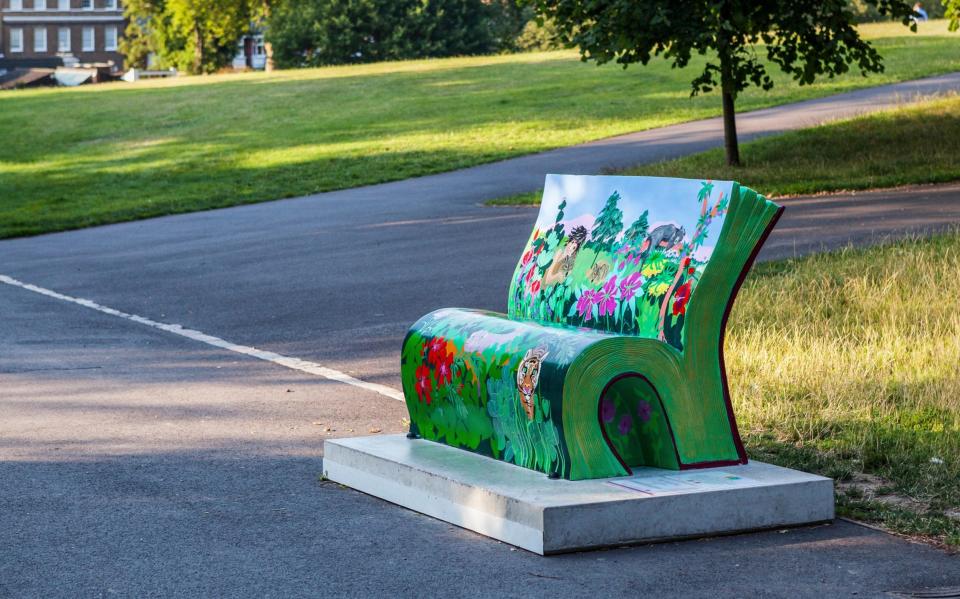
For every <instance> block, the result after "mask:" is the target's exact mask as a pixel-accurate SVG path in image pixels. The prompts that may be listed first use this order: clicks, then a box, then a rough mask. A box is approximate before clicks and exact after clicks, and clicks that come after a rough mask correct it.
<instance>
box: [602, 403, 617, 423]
mask: <svg viewBox="0 0 960 599" xmlns="http://www.w3.org/2000/svg"><path fill="white" fill-rule="evenodd" d="M616 415H617V406H615V405H613V402H612V401H610V400H609V399H605V400H603V401H601V402H600V417H601V418H603V421H604V422H607V423H610V422H613V418H614V416H616Z"/></svg>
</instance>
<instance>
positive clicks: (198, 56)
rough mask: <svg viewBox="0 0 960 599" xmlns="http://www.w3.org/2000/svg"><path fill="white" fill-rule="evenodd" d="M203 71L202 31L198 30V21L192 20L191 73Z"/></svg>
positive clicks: (195, 73)
mask: <svg viewBox="0 0 960 599" xmlns="http://www.w3.org/2000/svg"><path fill="white" fill-rule="evenodd" d="M201 73H203V32H201V31H200V21H196V20H195V21H194V22H193V74H194V75H199V74H201Z"/></svg>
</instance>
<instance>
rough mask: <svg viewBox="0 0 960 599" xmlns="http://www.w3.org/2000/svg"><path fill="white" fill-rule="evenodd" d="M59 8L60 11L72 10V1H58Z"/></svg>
mask: <svg viewBox="0 0 960 599" xmlns="http://www.w3.org/2000/svg"><path fill="white" fill-rule="evenodd" d="M57 8H58V9H60V10H70V0H57Z"/></svg>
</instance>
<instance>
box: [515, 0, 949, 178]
mask: <svg viewBox="0 0 960 599" xmlns="http://www.w3.org/2000/svg"><path fill="white" fill-rule="evenodd" d="M527 1H529V2H532V3H533V4H534V6H535V7H536V9H537V12H538V14H539V16H540V18H542V19H552V20H553V21H554V22H555V23H556V25H557V27H558V28H559V30H560V32H561V34H562V35H563V36H564V38H565V39H566V40H567V43H568V44H570V45H574V46H578V47H579V48H580V53H581V58H582V59H583V60H584V61H587V60H594V61H596V62H597V63H598V64H603V63H606V62H609V61H611V60H613V61H616V62H617V63H619V64H621V65H623V67H624V68H626V67H627V66H628V65H630V64H634V63H641V64H644V65H645V64H647V63H648V62H649V61H650V59H651V58H652V57H656V56H663V57H664V58H665V59H667V60H669V61H671V63H672V66H674V67H678V68H683V67H686V66H687V65H688V64H689V63H690V60H691V58H693V57H694V55H697V54H698V55H702V56H706V57H707V59H706V64H705V65H704V67H703V71H702V72H701V73H700V74H699V75H698V76H697V77H695V78H694V79H693V80H692V82H691V87H692V91H691V95H696V94H699V93H703V92H709V91H711V90H713V89H714V88H718V89H719V90H720V94H721V98H722V105H723V133H724V147H725V149H726V157H727V163H728V164H730V165H739V164H740V152H739V147H738V144H737V130H736V121H735V116H734V104H735V101H736V97H737V94H738V93H739V92H741V91H743V90H744V89H746V88H747V87H748V86H750V85H756V86H759V87H761V88H762V89H764V90H769V89H770V88H772V87H773V80H772V79H771V77H770V75H769V74H768V73H767V69H768V67H769V65H768V64H766V63H764V62H763V61H762V60H761V58H760V56H759V54H758V51H761V50H762V51H765V54H766V59H767V61H768V62H769V63H773V64H774V65H776V66H777V67H779V68H780V69H781V70H783V71H784V72H786V73H787V74H789V75H791V76H792V77H793V78H794V79H796V80H797V81H799V82H800V84H801V85H805V84H809V83H812V82H813V81H814V79H815V78H816V77H818V76H820V75H826V76H828V77H833V76H834V75H839V74H842V73H845V72H847V71H848V70H850V67H851V65H854V66H855V67H856V68H858V69H859V70H860V72H861V73H863V74H864V75H866V74H867V73H875V72H881V71H882V70H883V63H882V59H881V57H880V55H879V54H878V53H877V51H876V50H875V49H874V48H873V47H872V46H871V45H870V44H869V43H868V42H866V41H864V40H862V39H861V38H860V35H859V33H858V32H857V29H856V27H855V26H854V15H853V13H852V11H850V10H849V8H848V5H847V2H846V0H715V1H710V0H690V1H686V2H659V1H657V0H527ZM949 1H951V2H957V1H958V0H949ZM864 2H865V3H866V4H869V5H871V6H873V7H876V9H877V11H878V12H879V13H880V14H881V15H883V16H884V17H889V18H893V19H899V20H900V21H901V22H903V24H904V25H911V28H912V29H914V30H915V29H916V26H915V25H912V24H911V22H910V17H911V15H912V14H913V9H912V8H911V5H910V4H908V2H907V0H864ZM761 44H763V45H761Z"/></svg>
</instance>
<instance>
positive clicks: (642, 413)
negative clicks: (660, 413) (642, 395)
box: [637, 399, 653, 422]
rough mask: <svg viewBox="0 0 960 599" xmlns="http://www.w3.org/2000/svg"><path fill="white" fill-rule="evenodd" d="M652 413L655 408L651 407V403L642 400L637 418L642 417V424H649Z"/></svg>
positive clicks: (638, 406) (638, 405) (638, 407)
mask: <svg viewBox="0 0 960 599" xmlns="http://www.w3.org/2000/svg"><path fill="white" fill-rule="evenodd" d="M652 412H653V408H651V407H650V402H647V401H644V400H642V399H641V400H640V403H638V404H637V416H639V417H640V420H641V421H642V422H648V421H649V420H650V414H651V413H652Z"/></svg>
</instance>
